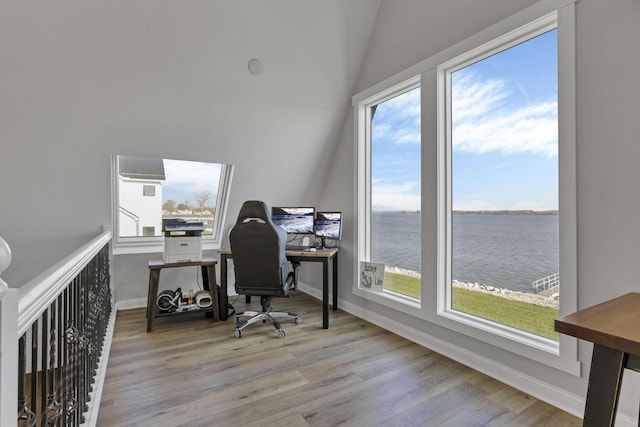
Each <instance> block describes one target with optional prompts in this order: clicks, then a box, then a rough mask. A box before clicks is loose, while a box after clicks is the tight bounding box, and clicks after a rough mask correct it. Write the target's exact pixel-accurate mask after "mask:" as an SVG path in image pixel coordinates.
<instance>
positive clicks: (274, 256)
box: [229, 200, 302, 338]
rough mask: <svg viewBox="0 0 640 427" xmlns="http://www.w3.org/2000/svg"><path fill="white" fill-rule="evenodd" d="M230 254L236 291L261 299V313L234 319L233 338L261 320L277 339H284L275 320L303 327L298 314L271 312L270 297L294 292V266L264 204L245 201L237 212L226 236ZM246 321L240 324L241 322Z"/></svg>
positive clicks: (284, 238)
mask: <svg viewBox="0 0 640 427" xmlns="http://www.w3.org/2000/svg"><path fill="white" fill-rule="evenodd" d="M229 242H230V244H231V253H232V254H233V265H234V271H235V276H236V291H237V292H238V293H239V294H244V295H246V296H253V295H255V296H260V304H261V305H262V312H260V313H259V312H256V311H247V312H244V313H242V314H238V315H236V337H238V338H240V337H242V330H243V329H244V328H246V327H247V326H249V325H250V324H252V323H255V322H258V321H260V320H262V321H263V322H267V321H269V322H271V324H272V325H273V327H274V328H275V330H276V333H277V334H278V337H279V338H283V337H284V336H285V332H284V330H283V329H282V328H281V327H280V323H278V321H277V320H276V318H277V317H289V318H293V319H294V320H295V322H296V323H298V324H299V323H302V318H301V317H300V316H299V315H298V314H297V313H289V312H274V311H272V310H271V299H272V298H273V297H286V296H288V294H289V290H290V289H295V286H296V279H297V265H294V266H293V271H290V269H289V262H288V261H287V257H286V255H285V247H286V242H287V233H286V231H285V230H283V229H282V228H281V227H279V226H277V225H274V224H273V222H271V216H270V215H269V210H268V209H267V205H266V204H265V203H264V202H261V201H257V200H251V201H246V202H244V204H243V205H242V207H241V208H240V213H239V214H238V219H237V220H236V223H235V225H234V226H233V228H232V229H231V231H230V232H229ZM247 316H248V317H249V318H248V319H247V320H244V321H243V322H241V323H240V318H242V317H247Z"/></svg>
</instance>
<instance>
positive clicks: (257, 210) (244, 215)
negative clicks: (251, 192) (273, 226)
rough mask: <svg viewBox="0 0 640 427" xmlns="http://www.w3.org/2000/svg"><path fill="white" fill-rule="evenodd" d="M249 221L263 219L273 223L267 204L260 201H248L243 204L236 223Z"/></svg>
mask: <svg viewBox="0 0 640 427" xmlns="http://www.w3.org/2000/svg"><path fill="white" fill-rule="evenodd" d="M248 219H261V220H263V221H264V222H271V215H270V213H269V208H267V204H266V203H265V202H262V201H260V200H247V201H246V202H244V203H243V204H242V207H241V208H240V212H239V213H238V219H237V221H236V223H241V222H247V221H246V220H248Z"/></svg>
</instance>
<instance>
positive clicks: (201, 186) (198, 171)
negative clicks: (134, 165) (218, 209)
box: [162, 159, 222, 206]
mask: <svg viewBox="0 0 640 427" xmlns="http://www.w3.org/2000/svg"><path fill="white" fill-rule="evenodd" d="M221 168H222V166H221V165H220V164H218V163H204V162H191V161H185V160H171V159H164V173H165V176H166V181H164V182H163V183H162V202H163V203H164V202H166V201H167V200H169V199H171V200H173V201H174V202H176V204H178V203H184V202H185V201H187V202H188V203H190V204H191V205H192V206H197V202H196V197H197V195H198V194H199V193H202V192H203V191H208V192H209V193H210V194H211V199H210V200H209V202H207V205H208V206H214V205H215V200H216V199H215V198H216V196H217V194H218V184H219V183H220V171H221Z"/></svg>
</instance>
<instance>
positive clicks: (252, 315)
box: [236, 296, 302, 338]
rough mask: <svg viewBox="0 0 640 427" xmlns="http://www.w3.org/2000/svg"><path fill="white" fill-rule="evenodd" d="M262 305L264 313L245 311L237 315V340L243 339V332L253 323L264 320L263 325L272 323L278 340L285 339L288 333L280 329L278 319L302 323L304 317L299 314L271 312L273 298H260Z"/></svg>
mask: <svg viewBox="0 0 640 427" xmlns="http://www.w3.org/2000/svg"><path fill="white" fill-rule="evenodd" d="M260 304H262V312H257V311H245V312H244V313H240V314H237V315H236V338H242V330H243V329H244V328H246V327H247V326H249V325H251V324H252V323H256V322H259V321H261V320H262V323H266V322H271V324H272V325H273V328H274V329H275V330H276V334H278V338H284V337H285V335H286V333H285V331H284V329H282V328H281V327H280V322H278V320H277V318H283V317H285V318H290V319H293V320H294V321H295V322H296V324H298V325H299V324H300V323H302V317H300V315H299V314H297V313H292V312H288V311H287V312H284V311H272V310H271V297H268V296H262V297H260ZM242 317H248V319H246V320H243V321H242V322H240V318H242Z"/></svg>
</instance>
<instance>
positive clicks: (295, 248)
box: [285, 245, 309, 251]
mask: <svg viewBox="0 0 640 427" xmlns="http://www.w3.org/2000/svg"><path fill="white" fill-rule="evenodd" d="M285 249H286V250H288V251H304V250H306V249H309V246H296V245H287V246H286V248H285Z"/></svg>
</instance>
